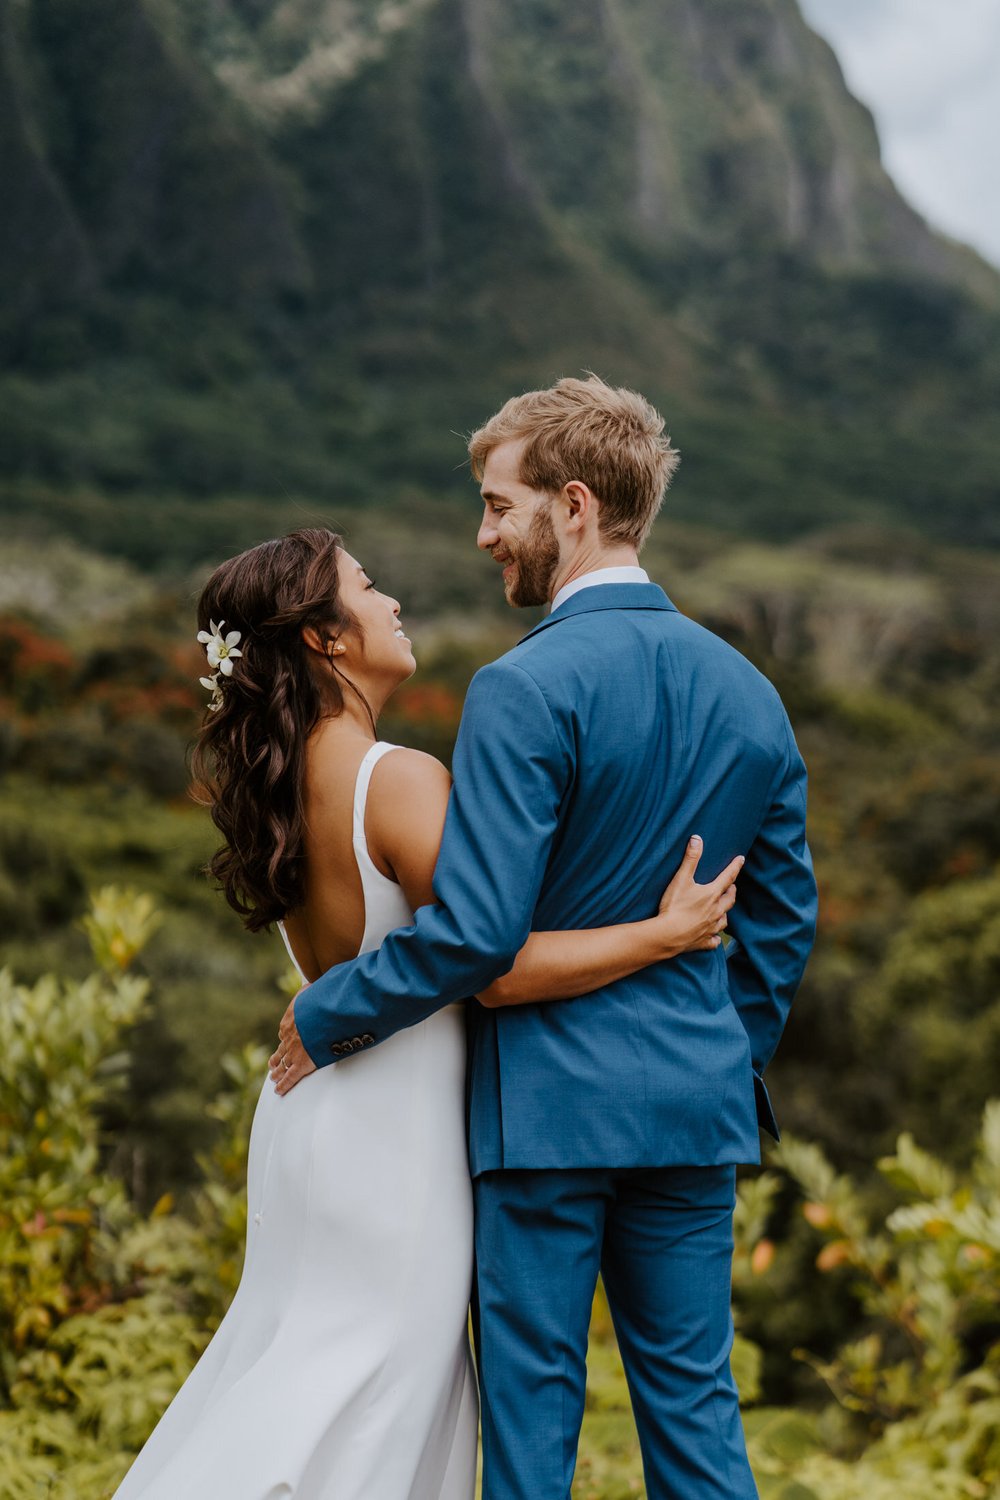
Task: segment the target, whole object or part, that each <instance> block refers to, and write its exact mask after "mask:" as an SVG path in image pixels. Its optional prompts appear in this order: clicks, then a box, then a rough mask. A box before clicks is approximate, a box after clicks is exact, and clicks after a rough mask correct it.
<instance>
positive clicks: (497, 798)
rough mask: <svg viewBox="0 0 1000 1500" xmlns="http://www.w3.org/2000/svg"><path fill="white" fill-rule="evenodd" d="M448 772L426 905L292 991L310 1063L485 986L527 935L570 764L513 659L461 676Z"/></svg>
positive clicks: (368, 1042)
mask: <svg viewBox="0 0 1000 1500" xmlns="http://www.w3.org/2000/svg"><path fill="white" fill-rule="evenodd" d="M453 771H454V786H453V789H452V794H451V799H450V801H449V805H448V816H447V819H446V821H445V828H444V835H443V838H442V841H441V852H440V855H439V857H438V863H437V868H436V871H435V876H434V894H435V897H436V900H437V903H438V904H437V905H436V906H423V907H421V908H420V910H419V911H418V912H416V913H415V916H414V924H413V926H412V927H405V928H399V929H397V930H396V931H395V932H392V933H390V934H389V935H388V937H387V938H386V939H385V941H384V942H383V943H382V945H381V947H380V948H378V949H376V950H374V951H373V952H371V953H366V954H364V955H363V956H362V957H361V958H356V959H353V960H352V961H351V962H350V963H345V964H338V965H336V966H335V967H334V968H332V969H329V970H328V971H327V972H326V973H325V974H323V975H322V976H321V977H320V978H319V979H317V980H315V981H314V983H312V984H311V985H309V987H308V988H307V989H305V990H303V991H302V992H301V993H300V994H299V995H298V996H297V997H296V1000H295V1023H296V1026H297V1027H298V1032H299V1036H300V1038H301V1040H302V1043H303V1045H304V1047H305V1050H306V1052H307V1053H308V1054H309V1056H310V1058H311V1059H312V1061H313V1062H314V1063H315V1065H316V1066H317V1067H323V1066H324V1065H325V1064H327V1063H332V1062H336V1061H337V1060H338V1058H340V1057H343V1056H347V1055H349V1054H350V1053H352V1052H356V1051H360V1050H362V1049H363V1048H365V1047H369V1046H374V1045H375V1044H376V1043H378V1042H383V1041H385V1040H386V1038H387V1037H390V1036H392V1035H393V1034H394V1033H395V1032H397V1031H400V1030H401V1029H402V1028H403V1027H406V1026H413V1025H415V1024H416V1022H418V1021H422V1020H425V1019H426V1017H427V1016H429V1015H432V1014H433V1013H434V1012H435V1011H437V1010H440V1009H441V1008H442V1007H443V1006H445V1005H449V1004H451V1003H452V1002H453V1001H455V1000H461V999H464V998H465V997H466V996H468V995H473V994H475V993H476V992H477V991H478V990H481V989H485V988H486V987H487V986H488V985H489V984H491V983H492V982H493V980H494V979H496V978H498V977H499V976H500V975H501V974H505V973H506V972H507V971H508V970H509V969H510V968H511V966H512V965H513V963H514V959H515V958H516V956H517V954H518V952H519V951H520V949H521V947H522V946H523V944H524V942H525V940H526V938H527V936H528V932H529V930H530V927H531V918H532V914H533V912H534V909H535V904H536V902H537V900H538V892H539V889H540V886H541V883H542V877H543V875H544V872H545V866H546V862H547V860H548V855H549V850H550V848H551V844H552V838H553V835H554V833H555V830H556V827H557V823H558V817H559V808H560V804H561V801H562V797H563V794H564V792H565V789H566V787H567V785H568V783H569V778H570V772H571V767H570V764H569V756H568V752H567V751H566V750H565V749H564V748H563V747H562V745H561V743H560V739H559V736H558V734H557V732H556V729H555V726H554V724H553V721H552V716H551V714H550V713H549V709H548V706H547V704H546V702H545V699H544V698H543V696H542V693H541V691H540V690H539V688H538V686H537V685H536V683H535V681H534V679H533V678H532V677H530V676H529V675H528V674H527V673H526V672H525V671H524V670H523V669H522V668H521V667H518V666H516V665H514V664H513V663H510V662H504V661H500V662H495V663H493V665H492V666H489V667H484V668H483V669H482V671H480V672H478V673H477V674H476V676H475V677H474V678H473V681H472V684H471V685H470V688H469V693H468V696H467V698H466V703H465V710H464V713H463V715H462V723H461V727H460V729H459V734H458V742H457V744H456V746H455V757H454V764H453Z"/></svg>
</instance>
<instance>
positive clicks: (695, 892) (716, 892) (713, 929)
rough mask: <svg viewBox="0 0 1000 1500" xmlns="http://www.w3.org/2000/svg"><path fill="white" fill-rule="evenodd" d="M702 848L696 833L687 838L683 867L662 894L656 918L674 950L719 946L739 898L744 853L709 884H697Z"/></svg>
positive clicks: (684, 950)
mask: <svg viewBox="0 0 1000 1500" xmlns="http://www.w3.org/2000/svg"><path fill="white" fill-rule="evenodd" d="M703 849H704V845H703V843H702V841H701V839H700V838H699V837H698V835H697V834H695V835H694V837H693V838H691V839H689V840H688V846H687V849H686V850H685V851H684V858H683V860H682V861H681V866H680V869H679V870H678V871H677V874H676V875H675V876H674V878H673V880H671V882H670V884H669V885H668V886H667V888H666V890H665V891H664V892H663V895H662V896H661V898H660V915H659V917H657V918H656V919H655V920H656V921H657V922H660V923H661V924H662V926H663V929H664V931H663V936H664V938H665V940H666V943H667V946H668V948H669V949H670V950H671V952H672V953H689V952H691V951H692V950H696V949H699V948H717V947H718V946H719V944H720V943H721V942H722V936H721V934H722V933H723V932H724V930H725V928H726V924H727V921H728V912H729V910H730V908H731V907H732V905H733V903H734V902H735V900H736V877H737V875H738V874H739V872H740V870H741V869H742V868H743V862H744V861H743V855H742V854H738V855H737V856H736V858H735V859H734V860H731V861H730V863H729V864H728V865H727V866H726V868H725V869H724V870H723V872H722V874H721V875H717V876H716V878H715V879H714V880H712V881H710V882H709V883H708V885H698V884H697V882H696V881H695V878H694V876H695V871H696V870H697V868H698V861H699V860H700V859H701V856H702V850H703Z"/></svg>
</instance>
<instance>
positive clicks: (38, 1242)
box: [0, 887, 1000, 1500]
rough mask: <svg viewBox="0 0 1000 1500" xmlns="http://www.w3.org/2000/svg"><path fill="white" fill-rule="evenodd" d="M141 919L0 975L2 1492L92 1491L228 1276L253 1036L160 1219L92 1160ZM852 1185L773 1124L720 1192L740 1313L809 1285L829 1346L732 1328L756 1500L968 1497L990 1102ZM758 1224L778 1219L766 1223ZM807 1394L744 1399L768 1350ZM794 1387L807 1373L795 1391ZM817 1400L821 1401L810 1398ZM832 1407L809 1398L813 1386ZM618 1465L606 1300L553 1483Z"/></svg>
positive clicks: (620, 1407)
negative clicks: (956, 1140)
mask: <svg viewBox="0 0 1000 1500" xmlns="http://www.w3.org/2000/svg"><path fill="white" fill-rule="evenodd" d="M159 923H160V914H159V913H158V912H157V910H156V909H155V907H154V905H153V902H152V901H151V899H150V898H149V897H148V896H147V895H137V894H136V893H135V892H134V891H128V890H120V889H115V888H111V887H107V888H104V889H102V890H101V891H99V892H97V893H96V895H95V896H94V898H93V900H92V903H91V909H90V911H89V913H88V914H87V916H86V917H85V919H84V923H83V925H84V927H85V929H86V932H87V935H88V937H89V940H90V945H91V949H92V955H93V967H92V971H91V972H90V973H89V974H88V975H87V976H86V977H85V978H84V979H82V980H68V979H65V978H60V977H58V976H56V975H52V974H46V975H44V976H42V977H41V978H40V979H39V980H37V981H36V982H35V983H34V984H30V985H26V984H22V983H19V982H18V981H17V980H16V979H15V978H14V976H13V974H12V973H11V971H10V970H9V969H5V970H3V971H2V972H0V1148H2V1149H0V1190H2V1193H0V1201H2V1203H3V1210H2V1213H0V1442H2V1444H3V1452H4V1483H5V1490H4V1493H5V1496H7V1497H9V1500H38V1497H41V1496H43V1495H44V1496H46V1497H49V1500H101V1497H105V1496H107V1495H109V1494H110V1493H111V1491H112V1489H113V1488H114V1486H115V1484H116V1483H117V1482H118V1480H119V1479H120V1478H121V1476H122V1474H123V1473H124V1472H125V1469H126V1468H127V1467H128V1464H129V1462H130V1460H131V1457H132V1455H133V1454H134V1453H135V1452H136V1451H137V1450H138V1448H139V1447H140V1446H141V1444H142V1442H143V1440H144V1438H145V1436H146V1434H147V1433H148V1432H149V1430H150V1429H151V1427H152V1426H153V1424H154V1423H155V1421H156V1419H157V1417H158V1416H159V1414H160V1412H161V1411H162V1410H163V1408H164V1407H165V1405H166V1404H167V1402H168V1401H169V1400H170V1398H171V1397H172V1395H173V1394H174V1392H175V1391H176V1390H177V1388H178V1387H179V1385H180V1383H181V1381H182V1380H183V1379H184V1377H185V1375H186V1373H187V1371H188V1370H189V1369H190V1368H191V1366H192V1364H193V1363H194V1361H195V1359H196V1358H197V1356H198V1354H199V1353H200V1352H201V1350H202V1349H203V1348H204V1346H205V1343H206V1342H207V1339H208V1338H209V1337H210V1335H211V1332H212V1330H213V1329H214V1328H215V1327H216V1326H217V1325H218V1322H219V1320H220V1318H221V1316H222V1314H223V1313H224V1311H225V1308H226V1306H227V1305H228V1302H229V1300H230V1298H231V1297H232V1294H233V1292H234V1291H235V1288H236V1285H237V1283H238V1280H239V1274H240V1267H241V1262H242V1247H243V1239H244V1235H245V1231H246V1201H245V1193H244V1191H243V1187H244V1182H243V1175H244V1170H245V1160H246V1152H247V1146H248V1140H249V1127H250V1121H251V1118H252V1111H253V1107H254V1104H255V1102H256V1095H257V1093H258V1091H259V1088H260V1085H261V1081H262V1079H263V1077H264V1072H265V1061H266V1052H265V1050H264V1048H262V1047H253V1046H247V1047H244V1049H243V1050H242V1052H241V1054H239V1055H238V1056H232V1055H231V1056H229V1057H227V1058H226V1059H225V1063H224V1067H225V1072H226V1077H227V1089H226V1091H225V1092H224V1093H223V1094H222V1095H221V1097H220V1098H218V1099H217V1100H216V1102H215V1103H214V1104H213V1105H211V1106H210V1107H209V1109H208V1111H207V1113H208V1115H209V1117H210V1118H212V1119H214V1121H215V1122H216V1126H215V1134H214V1138H213V1140H212V1141H211V1143H210V1144H209V1143H208V1142H206V1143H205V1144H204V1147H203V1150H202V1151H201V1152H200V1154H199V1160H198V1166H199V1181H198V1185H197V1187H196V1189H195V1190H194V1192H193V1193H192V1194H191V1195H190V1196H189V1198H188V1201H187V1204H186V1206H185V1208H184V1210H183V1212H182V1211H180V1210H178V1208H177V1207H175V1204H174V1200H173V1198H172V1196H171V1195H169V1194H167V1195H164V1196H163V1197H161V1198H160V1199H159V1200H158V1201H157V1202H156V1203H155V1204H154V1205H153V1207H152V1209H151V1210H149V1211H148V1212H144V1211H143V1210H142V1209H140V1208H139V1207H138V1206H137V1205H136V1204H135V1203H134V1201H133V1200H132V1199H131V1198H130V1196H129V1195H128V1194H127V1192H126V1191H125V1189H124V1187H123V1185H122V1183H121V1181H120V1179H119V1178H118V1177H117V1176H116V1175H115V1174H114V1173H112V1172H110V1171H109V1170H108V1169H107V1167H106V1166H105V1165H104V1164H103V1162H102V1150H101V1145H102V1138H103V1137H104V1130H103V1128H102V1120H103V1119H106V1118H107V1115H108V1112H109V1110H113V1109H114V1108H115V1107H116V1105H117V1103H118V1102H119V1101H120V1097H121V1093H122V1086H123V1080H124V1078H125V1076H126V1072H127V1063H128V1057H127V1053H126V1051H125V1050H124V1049H125V1047H126V1046H127V1045H128V1044H129V1042H130V1041H131V1040H132V1039H133V1038H134V1035H135V1027H136V1024H137V1022H138V1021H139V1019H140V1017H141V1015H142V1012H143V1010H144V1008H146V1007H147V1006H148V1005H149V1002H150V990H149V984H148V981H147V980H145V979H143V978H141V977H138V976H136V975H135V974H134V973H133V972H131V971H132V967H133V965H134V963H135V961H136V959H137V957H138V956H139V954H140V953H141V951H142V950H143V949H144V947H145V945H146V943H147V941H148V940H149V938H150V937H151V935H152V933H153V932H155V931H156V929H157V927H158V926H159ZM877 1167H878V1171H879V1173H880V1174H881V1177H882V1179H883V1182H884V1183H885V1184H887V1185H888V1189H889V1191H890V1192H891V1207H889V1208H888V1210H887V1209H886V1208H885V1207H882V1208H879V1209H875V1208H874V1207H873V1193H874V1190H873V1187H872V1185H871V1183H868V1184H866V1185H862V1186H860V1187H859V1186H858V1185H857V1184H855V1183H854V1182H853V1181H852V1180H851V1179H850V1178H848V1177H847V1176H845V1175H843V1174H838V1173H837V1172H836V1171H835V1170H834V1169H833V1167H831V1165H830V1164H829V1162H828V1161H827V1159H826V1157H825V1156H824V1154H823V1153H822V1151H821V1150H820V1149H819V1148H818V1147H817V1146H815V1145H809V1144H806V1143H805V1142H802V1141H799V1140H796V1139H794V1138H787V1139H786V1140H785V1141H784V1143H783V1144H782V1145H781V1146H780V1147H779V1148H776V1149H774V1150H772V1151H771V1153H770V1163H769V1169H768V1170H766V1171H765V1172H764V1173H762V1174H760V1175H758V1176H756V1177H754V1178H752V1179H749V1180H748V1181H746V1182H745V1183H743V1184H742V1186H741V1188H740V1196H739V1204H738V1208H737V1213H736V1219H735V1237H736V1254H735V1259H734V1295H735V1305H736V1316H737V1320H738V1322H739V1323H740V1324H741V1325H743V1326H745V1325H746V1323H747V1322H748V1321H749V1320H750V1319H751V1318H753V1317H754V1316H756V1318H757V1321H758V1322H759V1317H760V1309H761V1308H762V1306H765V1305H766V1304H768V1303H775V1302H779V1301H780V1303H781V1304H782V1305H784V1306H786V1307H787V1306H788V1304H789V1303H792V1304H794V1305H796V1306H798V1305H801V1304H804V1303H805V1302H806V1301H807V1300H808V1299H811V1298H814V1297H815V1295H816V1284H817V1281H819V1282H822V1283H826V1284H827V1286H826V1287H825V1294H826V1296H827V1297H828V1299H829V1300H830V1302H831V1305H833V1306H834V1307H835V1308H836V1310H837V1314H838V1318H839V1320H840V1324H841V1327H842V1328H843V1327H844V1326H848V1327H850V1328H851V1337H850V1340H849V1341H847V1342H844V1341H843V1339H842V1337H841V1339H840V1340H839V1341H838V1348H837V1350H836V1352H835V1353H834V1354H833V1355H832V1357H826V1356H816V1355H812V1354H807V1353H805V1352H803V1351H802V1350H801V1349H799V1348H796V1347H794V1346H793V1347H789V1346H787V1345H786V1344H785V1343H784V1337H785V1335H786V1334H787V1333H788V1332H789V1331H792V1330H791V1329H790V1327H789V1325H788V1324H787V1322H786V1323H785V1324H782V1323H781V1322H780V1320H779V1323H778V1324H777V1325H776V1327H777V1332H776V1333H775V1334H772V1335H770V1336H769V1345H770V1347H764V1346H763V1345H762V1344H758V1343H755V1342H752V1341H751V1340H749V1339H748V1338H747V1337H746V1336H745V1333H739V1334H737V1339H736V1346H735V1350H734V1368H735V1371H736V1374H737V1378H738V1381H739V1385H740V1390H741V1395H742V1399H743V1402H744V1404H745V1406H746V1408H747V1409H746V1413H745V1421H746V1426H747V1432H748V1437H749V1442H750V1451H751V1456H752V1461H753V1463H754V1468H755V1471H756V1473H757V1476H758V1480H759V1483H760V1487H761V1493H762V1497H763V1500H855V1497H861V1496H864V1497H865V1500H869V1497H871V1500H882V1497H884V1500H929V1497H933V1500H977V1497H981V1500H986V1497H988V1496H989V1495H990V1494H992V1493H994V1492H995V1490H994V1487H995V1485H996V1484H997V1483H998V1482H1000V1342H998V1341H997V1329H998V1317H1000V1281H998V1278H997V1265H998V1261H1000V1227H998V1226H1000V1101H994V1102H992V1103H990V1104H989V1105H988V1106H987V1108H986V1111H985V1113H984V1117H983V1128H982V1133H981V1137H980V1140H979V1143H978V1146H977V1148H976V1154H975V1158H974V1160H973V1161H972V1163H971V1165H970V1164H966V1165H965V1166H964V1167H963V1168H962V1169H961V1170H960V1171H956V1170H954V1169H953V1168H951V1167H949V1166H946V1165H945V1164H944V1163H943V1162H941V1161H939V1160H938V1159H936V1158H935V1157H933V1156H931V1155H930V1154H928V1153H927V1152H925V1151H923V1150H921V1149H920V1148H919V1147H918V1146H917V1145H916V1144H915V1143H914V1141H913V1139H912V1137H911V1136H910V1135H908V1134H905V1133H904V1134H903V1135H901V1136H900V1138H899V1140H898V1142H897V1145H896V1151H895V1153H894V1154H893V1155H892V1156H890V1157H887V1158H884V1159H882V1160H880V1161H879V1162H878V1163H877ZM772 1225H776V1226H778V1227H777V1230H776V1229H775V1228H772V1227H771V1226H772ZM769 1356H770V1357H774V1358H780V1359H783V1360H791V1359H798V1360H799V1361H801V1362H802V1363H803V1364H804V1365H805V1367H806V1368H807V1369H808V1370H809V1371H811V1372H814V1375H815V1377H818V1382H822V1387H820V1388H819V1389H816V1388H814V1389H813V1390H812V1391H811V1392H810V1393H809V1394H810V1395H811V1398H812V1399H811V1400H810V1401H809V1402H808V1404H800V1405H798V1406H797V1407H796V1408H794V1409H789V1408H786V1407H780V1406H769V1405H765V1404H762V1398H763V1395H764V1392H763V1381H762V1372H763V1370H764V1367H765V1365H766V1362H767V1358H768V1357H769ZM818 1382H814V1387H815V1386H816V1385H817V1384H818ZM821 1391H822V1394H820V1392H821ZM831 1395H832V1397H833V1398H834V1399H833V1400H830V1396H831ZM641 1493H642V1483H641V1465H640V1463H639V1458H638V1453H637V1445H636V1440H635V1433H634V1429H633V1426H632V1422H631V1417H630V1415H629V1411H628V1402H627V1393H626V1390H625V1384H624V1378H623V1376H622V1372H621V1365H620V1361H619V1359H618V1356H617V1351H616V1348H615V1343H614V1335H613V1331H612V1329H611V1325H610V1319H609V1317H608V1313H607V1307H606V1305H605V1303H604V1301H603V1297H602V1296H601V1295H600V1293H599V1294H598V1297H597V1299H596V1301H595V1305H594V1317H593V1322H592V1328H591V1358H590V1379H589V1384H588V1403H587V1416H586V1420H585V1425H584V1432H583V1439H582V1444H581V1454H580V1464H579V1470H578V1475H577V1481H576V1483H575V1485H574V1496H575V1497H578V1500H619V1497H621V1500H624V1497H626V1496H633V1495H641Z"/></svg>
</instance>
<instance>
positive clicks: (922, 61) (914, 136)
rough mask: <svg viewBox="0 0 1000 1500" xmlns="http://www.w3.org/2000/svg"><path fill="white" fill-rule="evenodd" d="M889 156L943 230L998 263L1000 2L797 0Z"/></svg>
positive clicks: (903, 183) (911, 196) (898, 176)
mask: <svg viewBox="0 0 1000 1500" xmlns="http://www.w3.org/2000/svg"><path fill="white" fill-rule="evenodd" d="M800 4H801V6H802V10H803V13H804V14H805V17H806V19H807V20H808V21H809V23H810V25H811V26H812V27H813V29H814V30H815V31H818V32H819V33H820V34H821V35H822V36H824V37H825V38H826V40H827V41H828V42H829V43H830V44H831V45H832V47H833V49H834V51H835V52H836V54H837V57H838V58H839V60H840V65H841V67H842V68H843V70H844V76H845V77H846V79H847V83H848V86H849V87H850V89H851V92H852V93H853V94H855V95H856V96H857V98H859V99H861V100H862V101H863V102H864V103H865V104H867V105H868V108H869V109H870V110H871V111H872V113H873V115H874V116H875V123H876V125H877V126H878V132H879V137H880V139H881V142H882V159H883V161H884V162H885V165H886V167H887V168H888V170H889V172H890V173H891V175H892V177H893V178H894V179H895V182H896V184H897V186H898V187H899V188H900V190H901V192H902V193H903V195H904V197H906V198H907V199H908V200H909V201H910V203H912V205H913V207H914V208H916V209H918V210H919V212H920V213H922V214H923V215H924V217H925V218H926V219H928V220H929V221H930V223H931V224H933V225H934V227H935V228H937V229H943V230H944V231H945V232H946V233H948V234H950V235H952V236H953V237H954V238H955V239H960V240H964V241H965V242H966V243H967V244H970V245H973V246H974V247H975V248H976V249H977V250H978V251H979V253H980V254H981V255H983V256H985V257H986V258H987V259H988V260H991V261H992V262H993V263H994V265H998V266H1000V0H800Z"/></svg>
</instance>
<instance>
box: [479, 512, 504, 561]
mask: <svg viewBox="0 0 1000 1500" xmlns="http://www.w3.org/2000/svg"><path fill="white" fill-rule="evenodd" d="M499 540H500V533H499V532H498V531H497V529H496V526H495V525H494V524H493V522H492V521H491V520H490V516H489V511H487V512H486V513H485V514H484V516H483V519H482V521H481V522H480V525H479V535H478V536H477V537H476V546H477V547H479V548H480V549H481V550H482V551H483V552H490V551H491V550H492V549H493V548H494V547H495V546H496V544H497V542H498V541H499Z"/></svg>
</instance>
